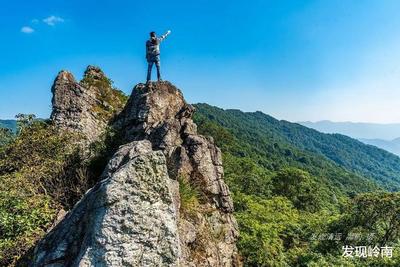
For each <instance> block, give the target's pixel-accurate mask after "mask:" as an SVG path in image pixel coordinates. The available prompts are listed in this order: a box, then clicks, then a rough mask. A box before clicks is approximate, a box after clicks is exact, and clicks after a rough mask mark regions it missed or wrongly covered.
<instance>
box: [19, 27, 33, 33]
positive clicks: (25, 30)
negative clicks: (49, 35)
mask: <svg viewBox="0 0 400 267" xmlns="http://www.w3.org/2000/svg"><path fill="white" fill-rule="evenodd" d="M34 31H35V30H34V29H33V28H31V27H29V26H24V27H22V28H21V32H23V33H27V34H30V33H33V32H34Z"/></svg>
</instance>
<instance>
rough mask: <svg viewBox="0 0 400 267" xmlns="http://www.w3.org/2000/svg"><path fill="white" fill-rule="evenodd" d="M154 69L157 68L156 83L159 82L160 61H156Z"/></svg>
mask: <svg viewBox="0 0 400 267" xmlns="http://www.w3.org/2000/svg"><path fill="white" fill-rule="evenodd" d="M156 67H157V79H158V81H161V71H160V60H157V61H156Z"/></svg>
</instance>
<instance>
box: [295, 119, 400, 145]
mask: <svg viewBox="0 0 400 267" xmlns="http://www.w3.org/2000/svg"><path fill="white" fill-rule="evenodd" d="M299 123H300V124H301V125H304V126H306V127H308V128H312V129H315V130H317V131H319V132H322V133H339V134H344V135H347V136H350V137H353V138H357V139H382V140H393V139H396V138H398V137H400V123H393V124H379V123H359V122H332V121H328V120H324V121H317V122H310V121H305V122H299Z"/></svg>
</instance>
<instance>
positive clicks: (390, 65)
mask: <svg viewBox="0 0 400 267" xmlns="http://www.w3.org/2000/svg"><path fill="white" fill-rule="evenodd" d="M0 3H1V6H2V8H1V10H0V34H1V36H2V38H1V40H2V41H1V42H0V58H1V60H0V118H2V119H5V118H13V117H14V115H16V114H17V113H35V114H37V116H39V117H48V116H49V114H50V108H51V107H50V104H51V103H50V102H51V93H50V88H51V85H52V82H53V80H54V78H55V76H56V74H57V73H58V71H60V70H62V69H67V70H70V71H72V72H73V73H74V75H75V77H76V78H77V79H80V78H81V77H82V73H83V71H84V69H85V68H86V66H87V65H89V64H93V65H98V66H100V67H101V68H102V69H103V70H104V71H105V72H106V74H107V75H108V76H109V77H110V78H111V79H112V80H114V82H115V85H116V86H117V87H119V88H120V89H121V90H123V91H125V92H126V93H130V92H131V89H132V87H133V86H134V85H135V84H136V83H138V82H142V81H144V79H145V72H146V62H145V58H144V43H145V41H146V39H147V37H148V32H149V31H151V30H154V31H156V32H159V33H162V32H164V31H166V30H168V29H171V30H172V34H171V36H170V37H168V39H167V40H166V41H165V42H164V43H163V44H162V47H161V50H162V55H161V58H162V63H161V64H162V72H163V76H164V79H166V80H169V81H171V82H173V83H174V84H176V85H177V86H178V87H180V88H181V89H182V90H183V92H184V94H185V97H186V99H187V100H188V101H189V102H191V103H197V102H207V103H209V104H212V105H216V106H220V107H223V108H238V109H242V110H244V111H255V110H261V111H263V112H265V113H267V114H270V115H272V116H275V117H277V118H279V119H287V120H291V121H300V120H301V121H303V120H312V121H315V120H322V119H330V120H334V121H362V122H381V123H386V122H400V105H399V102H400V86H399V85H400V68H399V63H400V49H399V47H400V17H399V16H398V14H400V1H395V0H393V1H391V0H384V1H381V0H375V1H372V0H357V1H352V0H347V1H342V0H330V1H325V0H320V1H301V0H296V1H295V0H293V1H284V0H279V1H278V0H275V1H266V0H264V1H237V0H232V1H218V0H214V1H211V0H209V1H208V0H197V1H158V0H153V1H122V0H114V1H102V0H97V1H94V0H86V1H76V0H68V1H67V0H64V1H61V0H51V1H50V0H42V1H30V2H28V1H20V0H14V1H6V0H0Z"/></svg>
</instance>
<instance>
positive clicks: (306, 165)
mask: <svg viewBox="0 0 400 267" xmlns="http://www.w3.org/2000/svg"><path fill="white" fill-rule="evenodd" d="M196 109H197V116H198V117H199V118H198V119H197V121H196V122H197V123H198V124H199V125H200V128H201V125H202V123H207V122H210V123H215V125H219V126H222V127H224V128H225V129H226V130H228V132H229V133H230V134H232V135H233V137H234V138H235V139H237V140H239V141H238V142H239V144H236V145H235V147H236V148H237V151H234V153H235V155H239V156H241V155H242V157H246V158H248V157H253V158H254V162H257V163H258V164H260V165H261V166H262V167H263V168H266V169H270V170H272V171H274V170H278V169H280V168H282V167H283V166H296V167H300V168H302V169H306V170H308V171H309V172H310V173H312V174H314V175H315V176H319V177H321V179H323V178H324V177H329V178H330V181H329V182H330V183H331V184H334V186H332V188H334V187H336V188H345V189H346V190H349V189H351V190H354V191H357V190H362V187H363V186H364V185H366V183H365V178H366V179H368V180H370V181H373V182H376V183H377V184H379V185H380V186H382V187H383V188H385V189H388V190H398V189H399V188H400V158H399V157H397V156H395V155H393V154H392V153H389V152H386V151H385V150H382V149H379V148H377V147H375V146H371V145H366V144H364V143H362V142H360V141H358V140H356V139H353V138H350V137H348V136H344V135H341V134H325V133H321V132H318V131H316V130H314V129H310V128H307V127H304V126H302V125H300V124H298V123H291V122H288V121H283V120H282V121H279V120H277V119H275V118H273V117H271V116H268V115H266V114H263V113H261V112H253V113H247V112H242V111H240V110H223V109H219V108H217V107H212V106H209V105H207V104H197V105H196ZM220 135H222V133H220ZM224 136H225V135H224ZM226 138H227V137H224V138H223V139H226ZM217 140H218V139H217ZM221 147H222V149H223V147H224V146H223V145H221ZM246 147H251V149H252V150H251V151H250V152H248V151H245V148H246ZM343 169H344V170H343ZM365 189H366V190H368V189H367V188H365Z"/></svg>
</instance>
